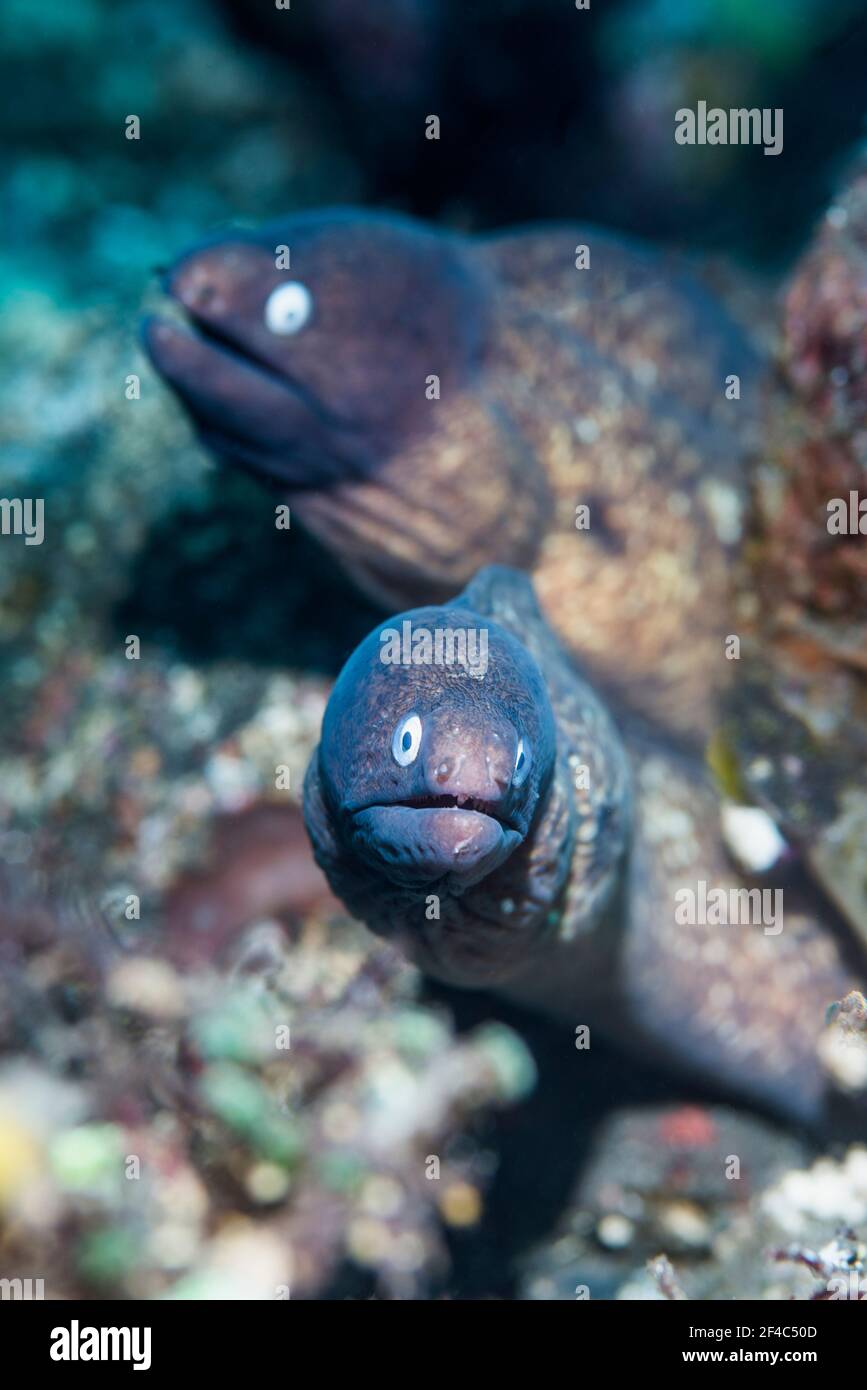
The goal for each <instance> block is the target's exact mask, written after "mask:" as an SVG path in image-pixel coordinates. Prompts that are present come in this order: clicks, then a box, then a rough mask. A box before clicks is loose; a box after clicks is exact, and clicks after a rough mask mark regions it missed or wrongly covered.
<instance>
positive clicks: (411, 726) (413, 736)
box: [391, 714, 421, 767]
mask: <svg viewBox="0 0 867 1390" xmlns="http://www.w3.org/2000/svg"><path fill="white" fill-rule="evenodd" d="M420 747H421V720H420V719H419V717H418V715H417V714H407V715H405V716H404V718H403V719H401V721H400V723H399V724H398V726H397V728H396V729H395V731H394V733H393V734H392V736H391V753H392V757H393V758H394V761H395V762H396V763H397V764H398V766H399V767H409V765H410V763H414V762H415V760H416V758H417V757H418V750H419V748H420Z"/></svg>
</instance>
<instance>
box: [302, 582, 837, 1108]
mask: <svg viewBox="0 0 867 1390" xmlns="http://www.w3.org/2000/svg"><path fill="white" fill-rule="evenodd" d="M405 620H406V621H409V622H410V623H411V625H412V631H413V632H415V631H417V630H419V629H424V630H427V631H429V632H434V631H436V630H437V629H440V630H444V629H454V628H457V629H462V630H465V631H466V630H469V629H473V628H474V629H476V630H477V631H479V632H481V631H482V630H484V631H485V632H486V633H487V641H488V658H487V669H486V670H485V672H484V674H483V675H473V674H469V673H467V672H466V671H465V670H464V669H462V668H460V667H455V666H452V667H449V666H446V665H436V664H433V663H430V664H412V663H410V664H408V665H407V664H400V665H399V664H390V663H386V662H384V661H383V660H382V654H383V651H384V650H385V649H386V648H385V647H384V644H383V641H382V637H381V634H382V633H383V632H385V633H386V634H388V632H390V631H392V630H398V631H399V630H402V624H403V622H404V621H405ZM479 640H480V639H479ZM479 669H481V668H479ZM582 769H586V771H582ZM305 816H306V820H307V826H308V830H309V832H310V836H311V839H312V842H313V846H314V850H315V853H316V857H317V860H318V861H319V863H320V865H321V866H322V868H323V869H324V870H325V873H326V874H327V876H328V878H329V880H330V882H331V885H332V887H333V889H334V891H335V892H336V893H337V894H338V895H339V896H340V897H342V898H343V900H344V901H345V902H346V904H347V906H348V907H349V908H350V910H351V911H352V912H353V913H354V914H355V915H356V916H358V917H359V918H361V919H362V920H363V921H365V922H366V923H367V924H368V926H369V927H370V928H371V929H372V930H373V931H374V932H377V933H379V934H381V935H383V936H386V937H390V938H392V939H393V940H395V942H396V943H397V944H398V945H399V947H400V948H401V949H402V950H403V951H404V952H405V953H406V954H407V955H408V956H409V957H410V958H411V959H413V960H414V961H415V962H416V963H417V964H418V965H419V966H420V967H421V968H422V969H423V970H424V971H425V972H427V973H428V974H429V975H431V976H434V977H436V978H438V979H441V980H444V981H446V982H448V983H450V984H452V985H457V986H461V987H473V988H484V989H490V990H494V991H496V992H497V993H500V994H502V995H504V996H505V997H507V998H509V999H511V1000H513V1001H517V1002H519V1003H522V1004H525V1005H528V1006H530V1007H533V1008H536V1009H540V1010H544V1011H545V1012H547V1013H549V1014H552V1015H554V1016H555V1017H557V1018H559V1019H561V1020H563V1021H564V1022H566V1023H568V1024H569V1025H570V1026H572V1027H577V1026H578V1025H579V1024H583V1023H589V1024H590V1025H591V1027H598V1028H599V1029H600V1030H601V1031H602V1032H603V1033H605V1034H607V1035H608V1036H610V1037H611V1038H612V1039H613V1040H615V1041H616V1042H617V1043H618V1044H619V1045H620V1046H627V1047H629V1048H631V1049H633V1050H635V1051H637V1052H639V1053H641V1054H643V1053H647V1052H651V1053H654V1054H656V1055H658V1056H660V1057H662V1058H664V1059H666V1060H667V1061H668V1062H670V1063H672V1064H674V1065H676V1066H678V1067H680V1068H681V1069H683V1070H686V1071H691V1072H693V1073H694V1074H696V1075H697V1076H700V1077H702V1078H704V1079H705V1080H708V1079H711V1080H713V1081H715V1082H717V1083H719V1084H720V1085H721V1086H722V1087H723V1088H724V1089H726V1090H728V1091H730V1092H732V1093H733V1094H738V1093H739V1094H740V1095H742V1096H744V1097H749V1098H750V1099H752V1100H753V1101H756V1102H759V1103H762V1104H764V1105H767V1106H770V1107H771V1108H774V1109H776V1110H778V1111H779V1112H780V1113H782V1114H785V1115H787V1116H789V1117H794V1118H796V1119H799V1120H804V1121H808V1122H811V1123H814V1124H819V1123H820V1122H821V1120H822V1115H823V1106H824V1102H825V1095H824V1089H825V1082H824V1077H823V1073H822V1069H821V1067H820V1064H819V1060H818V1057H817V1054H816V1042H817V1039H818V1036H819V1034H820V1032H821V1029H822V1026H823V1022H824V1014H825V1010H826V1008H827V1006H828V1004H829V1003H831V1002H832V1001H833V1000H835V999H837V998H839V997H840V995H841V993H843V992H845V990H846V989H847V988H848V987H849V986H850V984H851V977H850V976H849V975H848V974H847V971H846V969H845V966H844V964H843V963H842V961H841V959H840V957H839V955H838V952H837V948H836V946H835V944H834V941H833V938H832V937H831V935H830V934H829V933H828V931H827V930H825V929H824V928H823V926H822V924H821V923H818V922H817V921H816V920H815V919H814V918H813V917H812V916H811V915H810V913H809V911H807V910H798V909H797V907H795V906H793V904H792V901H791V899H790V898H789V897H788V894H787V897H786V913H785V921H784V930H782V931H781V932H780V933H779V934H777V935H770V934H766V933H765V931H764V930H763V928H762V926H761V925H758V924H755V925H740V926H713V925H711V926H702V925H695V926H684V925H678V924H677V922H676V919H675V908H676V900H675V893H676V891H677V890H678V889H680V888H683V887H690V886H693V887H694V886H695V885H696V884H697V882H698V880H700V879H705V880H706V881H708V883H709V884H710V885H712V886H713V887H724V888H729V887H737V886H739V885H738V881H737V879H736V877H735V876H734V874H733V872H732V869H731V867H730V865H729V864H728V863H727V862H726V860H725V857H724V855H723V853H722V850H721V847H720V843H719V834H718V828H717V827H718V807H717V797H716V795H715V792H714V790H713V788H712V786H711V785H709V782H708V779H707V776H706V773H705V771H704V768H703V765H702V763H701V761H700V760H699V759H696V758H693V757H691V756H690V755H688V754H685V753H675V752H672V751H671V749H670V748H669V747H667V746H665V745H664V744H662V743H658V742H657V741H656V740H655V739H654V738H653V737H651V736H649V735H648V734H647V732H646V731H645V730H643V729H642V730H639V729H638V728H637V727H632V726H631V725H630V723H629V722H628V721H627V723H626V724H625V725H624V728H623V731H622V734H621V732H619V731H618V729H617V728H616V727H615V725H614V723H613V722H612V719H611V717H610V716H609V714H608V713H607V711H606V708H605V706H604V705H603V703H602V702H601V701H600V700H599V698H598V697H597V695H596V694H595V693H594V691H593V689H592V688H591V686H590V685H589V684H588V683H587V681H586V680H585V679H584V678H583V676H582V675H581V674H579V672H578V671H577V669H576V667H575V665H574V662H573V661H572V660H571V659H570V657H569V656H568V655H567V653H566V652H565V651H564V649H563V647H562V646H561V644H560V643H559V642H558V640H557V639H556V637H555V636H554V634H553V633H552V631H551V629H550V627H549V625H548V623H547V622H546V620H545V618H544V617H543V616H542V614H541V612H540V610H539V607H538V605H537V602H536V599H535V595H534V593H533V588H532V585H531V584H530V582H529V581H528V580H527V578H526V577H525V576H523V575H521V574H519V573H517V572H516V571H514V570H510V569H506V568H502V567H499V566H490V567H488V568H486V569H484V570H482V571H481V573H480V574H478V575H477V576H476V578H475V579H474V580H473V581H472V582H471V583H470V585H469V586H468V587H467V588H466V589H465V590H464V592H463V593H461V594H459V595H458V596H457V597H456V598H455V599H454V600H453V601H452V602H451V603H449V604H447V605H446V606H444V607H439V608H437V607H429V608H421V609H416V610H412V611H411V612H409V613H404V614H401V615H399V616H398V617H396V618H392V619H389V620H388V622H387V623H385V624H383V625H381V627H379V628H377V629H376V630H375V631H374V632H373V633H371V635H370V636H369V637H368V638H366V639H365V641H364V642H362V644H361V645H360V646H359V647H358V648H357V649H356V651H355V652H354V654H353V655H352V656H351V657H350V659H349V661H348V662H347V664H346V666H345V667H344V669H343V671H342V672H341V675H340V676H339V678H338V680H337V683H336V685H335V687H334V691H333V693H332V695H331V699H330V701H329V704H328V708H327V710H326V714H325V719H324V722H323V728H322V741H321V743H320V746H319V748H318V749H317V751H316V753H315V754H314V757H313V759H312V761H311V764H310V767H309V769H308V773H307V779H306V784H305ZM436 903H438V908H437V906H436ZM437 911H438V914H439V915H438V916H437V915H436V914H437Z"/></svg>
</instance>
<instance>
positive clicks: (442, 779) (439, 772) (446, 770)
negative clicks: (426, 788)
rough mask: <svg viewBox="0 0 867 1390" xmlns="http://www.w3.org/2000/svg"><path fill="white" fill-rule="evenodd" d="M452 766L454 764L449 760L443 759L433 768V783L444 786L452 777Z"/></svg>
mask: <svg viewBox="0 0 867 1390" xmlns="http://www.w3.org/2000/svg"><path fill="white" fill-rule="evenodd" d="M453 766H454V764H453V763H452V762H451V760H450V759H449V758H443V760H442V762H441V763H437V765H436V767H435V768H434V781H435V782H439V784H440V785H441V786H442V785H444V783H446V782H447V781H448V780H449V778H450V777H451V775H452V769H453Z"/></svg>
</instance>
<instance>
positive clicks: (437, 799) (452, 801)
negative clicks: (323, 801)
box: [352, 795, 521, 834]
mask: <svg viewBox="0 0 867 1390" xmlns="http://www.w3.org/2000/svg"><path fill="white" fill-rule="evenodd" d="M397 810H405V811H456V812H462V813H464V814H466V813H467V812H473V813H474V814H475V815H477V816H487V818H488V819H489V820H493V821H496V822H497V824H498V825H500V826H501V827H502V828H503V830H514V831H516V832H517V833H519V834H520V833H521V828H520V826H519V825H517V824H516V823H515V822H514V821H513V820H511V819H510V818H509V817H508V816H507V815H505V813H504V810H503V807H502V805H501V804H500V803H499V802H497V801H485V800H484V799H483V798H482V797H479V796H446V795H443V796H408V797H404V798H403V799H402V800H400V801H374V802H368V803H367V804H366V805H364V806H357V807H355V808H354V809H353V811H352V814H353V816H358V815H361V814H362V813H363V812H365V811H397Z"/></svg>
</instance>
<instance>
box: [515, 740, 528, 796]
mask: <svg viewBox="0 0 867 1390" xmlns="http://www.w3.org/2000/svg"><path fill="white" fill-rule="evenodd" d="M529 771H530V744H529V741H528V740H527V739H525V738H519V739H518V748H517V751H516V753H515V771H514V772H513V773H512V785H513V786H514V787H520V785H521V783H522V782H524V781H526V778H527V773H528V772H529Z"/></svg>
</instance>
